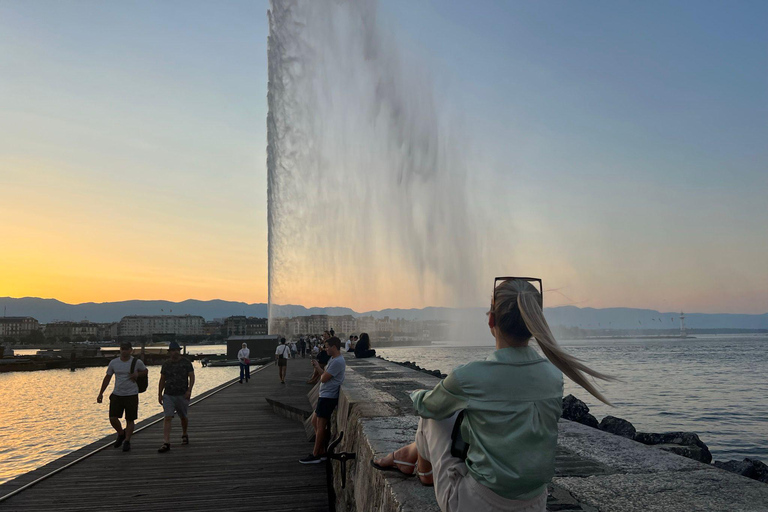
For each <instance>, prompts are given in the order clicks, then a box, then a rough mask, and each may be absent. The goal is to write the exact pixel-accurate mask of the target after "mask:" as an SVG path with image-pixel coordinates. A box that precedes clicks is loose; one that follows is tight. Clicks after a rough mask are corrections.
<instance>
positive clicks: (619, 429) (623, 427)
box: [598, 416, 637, 439]
mask: <svg viewBox="0 0 768 512" xmlns="http://www.w3.org/2000/svg"><path fill="white" fill-rule="evenodd" d="M598 428H599V429H600V430H605V431H606V432H610V433H611V434H616V435H617V436H622V437H626V438H627V439H634V438H635V434H637V429H635V426H634V425H632V424H631V423H630V422H628V421H627V420H624V419H621V418H617V417H615V416H606V417H605V418H603V419H602V421H601V422H600V425H599V427H598Z"/></svg>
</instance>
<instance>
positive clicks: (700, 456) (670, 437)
mask: <svg viewBox="0 0 768 512" xmlns="http://www.w3.org/2000/svg"><path fill="white" fill-rule="evenodd" d="M635 441H637V442H638V443H643V444H647V445H665V446H664V447H663V448H662V447H661V446H660V448H662V449H664V450H666V451H670V452H673V453H677V454H678V455H682V456H683V457H688V458H689V459H693V460H698V461H699V462H703V463H705V464H709V463H710V462H712V454H711V453H710V452H709V448H708V447H707V445H706V444H704V443H703V442H702V441H701V439H699V436H698V435H696V434H695V433H694V432H664V433H661V434H654V433H649V432H638V433H637V434H635ZM675 446H677V447H675ZM683 447H697V448H699V449H698V450H694V449H688V450H685V449H683Z"/></svg>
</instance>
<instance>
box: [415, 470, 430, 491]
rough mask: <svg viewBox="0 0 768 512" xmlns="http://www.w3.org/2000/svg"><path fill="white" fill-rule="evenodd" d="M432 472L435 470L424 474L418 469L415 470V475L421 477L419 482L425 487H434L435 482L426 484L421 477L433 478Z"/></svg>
mask: <svg viewBox="0 0 768 512" xmlns="http://www.w3.org/2000/svg"><path fill="white" fill-rule="evenodd" d="M432 471H433V470H431V469H430V470H429V471H427V472H426V473H422V472H421V471H419V469H418V468H416V469H415V470H414V473H415V474H416V476H417V477H419V482H420V483H421V485H423V486H424V487H434V486H435V482H434V481H432V482H429V483H426V482H424V480H422V479H421V477H423V476H432ZM433 480H434V479H433Z"/></svg>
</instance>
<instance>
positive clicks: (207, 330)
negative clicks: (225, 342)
mask: <svg viewBox="0 0 768 512" xmlns="http://www.w3.org/2000/svg"><path fill="white" fill-rule="evenodd" d="M203 334H205V335H206V336H216V335H219V334H225V333H224V323H223V322H220V321H217V320H212V321H210V322H205V323H204V324H203Z"/></svg>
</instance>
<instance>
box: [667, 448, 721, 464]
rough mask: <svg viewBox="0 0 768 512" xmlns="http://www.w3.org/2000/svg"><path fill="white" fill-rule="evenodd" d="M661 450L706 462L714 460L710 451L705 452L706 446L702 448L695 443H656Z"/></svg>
mask: <svg viewBox="0 0 768 512" xmlns="http://www.w3.org/2000/svg"><path fill="white" fill-rule="evenodd" d="M654 446H655V447H656V448H658V449H659V450H664V451H665V452H672V453H674V454H677V455H681V456H683V457H686V458H689V459H692V460H697V461H699V462H703V463H705V464H709V463H710V462H711V461H712V455H711V454H710V453H709V451H706V452H705V448H701V447H699V446H695V445H683V444H657V445H654Z"/></svg>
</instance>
